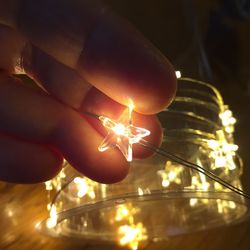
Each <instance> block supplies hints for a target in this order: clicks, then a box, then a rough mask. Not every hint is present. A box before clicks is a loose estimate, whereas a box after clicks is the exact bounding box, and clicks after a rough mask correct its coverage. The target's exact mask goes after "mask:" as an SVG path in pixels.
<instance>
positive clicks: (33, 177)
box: [0, 133, 63, 183]
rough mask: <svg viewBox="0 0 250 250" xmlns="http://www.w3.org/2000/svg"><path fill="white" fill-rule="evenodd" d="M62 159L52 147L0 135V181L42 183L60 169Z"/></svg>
mask: <svg viewBox="0 0 250 250" xmlns="http://www.w3.org/2000/svg"><path fill="white" fill-rule="evenodd" d="M62 161H63V158H62V156H61V154H59V153H58V152H57V151H56V150H55V149H53V148H52V147H48V146H44V145H40V144H37V143H31V142H27V141H26V142H25V141H21V140H18V139H17V138H14V137H11V136H8V135H4V134H2V133H1V134H0V165H1V167H0V180H2V181H7V182H14V183H37V182H44V181H47V180H49V179H51V178H52V177H54V176H55V175H56V174H57V173H58V172H59V171H60V169H61V166H62Z"/></svg>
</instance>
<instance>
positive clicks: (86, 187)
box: [39, 78, 248, 249]
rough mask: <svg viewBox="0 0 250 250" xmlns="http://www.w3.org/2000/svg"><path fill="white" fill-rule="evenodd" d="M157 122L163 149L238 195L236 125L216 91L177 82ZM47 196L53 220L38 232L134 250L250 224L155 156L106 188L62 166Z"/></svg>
mask: <svg viewBox="0 0 250 250" xmlns="http://www.w3.org/2000/svg"><path fill="white" fill-rule="evenodd" d="M159 119H160V121H161V123H162V126H163V128H164V139H163V144H162V146H161V147H162V148H163V149H165V150H167V151H169V152H172V153H174V154H175V155H177V156H180V157H182V158H184V159H185V160H188V161H190V162H193V163H196V164H198V165H199V166H202V167H203V168H205V169H207V170H209V171H212V172H213V173H214V174H216V175H217V176H219V177H220V178H222V179H223V180H225V181H227V182H229V183H230V184H232V185H234V186H236V187H238V188H240V189H241V188H242V187H241V182H240V176H241V175H242V162H241V159H240V157H239V156H238V155H237V149H238V146H237V145H235V144H234V141H233V131H234V123H235V122H236V120H235V119H234V118H233V116H232V113H231V111H230V110H229V108H228V107H227V106H226V105H224V103H223V99H222V97H221V96H220V94H219V92H218V91H217V90H216V89H215V88H214V87H212V86H211V85H209V84H206V83H203V82H198V81H195V80H192V79H188V78H183V79H179V81H178V92H177V97H176V99H175V101H174V102H173V104H172V105H171V106H170V107H169V108H168V109H167V110H165V111H163V112H161V113H160V114H159ZM46 189H47V190H48V194H49V196H50V197H49V205H48V209H49V210H50V216H51V217H50V218H48V219H47V220H46V221H43V222H42V223H41V224H40V226H39V228H40V230H41V231H43V232H46V233H49V234H50V235H53V236H57V237H58V236H63V237H72V238H75V239H78V240H84V241H86V240H89V241H93V242H95V243H96V242H100V241H105V242H116V243H117V244H120V245H125V246H128V247H130V248H131V249H137V248H138V247H140V246H143V245H144V244H146V243H147V242H148V241H150V240H159V239H164V238H168V237H170V236H176V235H180V234H186V233H190V232H194V231H199V230H206V229H210V228H214V227H218V226H224V225H228V224H230V223H236V222H239V221H241V220H243V219H244V218H246V217H247V216H248V207H247V204H246V201H245V200H244V198H243V197H241V196H239V195H237V194H235V193H233V192H232V191H230V190H228V189H226V188H225V187H223V186H222V185H220V184H218V183H216V182H214V181H212V180H210V179H209V178H207V177H206V176H204V175H203V174H201V173H199V172H197V171H196V170H192V169H189V168H187V167H185V166H181V165H179V164H177V163H175V162H172V161H170V160H167V159H166V158H164V157H162V156H159V155H157V154H155V155H154V156H153V157H151V158H148V159H145V160H138V161H133V162H132V163H131V170H130V172H129V174H128V176H127V177H126V178H125V179H124V180H123V181H121V182H119V183H116V184H111V185H105V184H99V183H96V182H94V181H92V180H90V179H88V178H86V177H84V176H82V175H80V174H79V173H77V172H76V171H75V170H74V169H73V168H72V167H70V166H69V164H68V163H65V167H64V169H63V170H62V172H61V173H60V174H59V175H58V176H57V177H56V178H55V179H53V180H51V181H49V182H47V183H46ZM58 190H61V191H60V192H58ZM56 192H57V193H56ZM55 193H56V195H55ZM51 202H52V205H51Z"/></svg>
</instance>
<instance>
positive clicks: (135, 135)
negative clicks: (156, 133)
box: [98, 105, 150, 161]
mask: <svg viewBox="0 0 250 250" xmlns="http://www.w3.org/2000/svg"><path fill="white" fill-rule="evenodd" d="M132 112H133V106H132V105H129V107H128V109H126V110H125V111H124V112H123V114H122V115H121V116H120V118H119V119H118V121H114V120H112V119H110V118H108V117H105V116H100V117H99V120H100V121H101V123H102V125H103V126H104V127H105V128H106V129H107V130H108V134H107V136H106V137H105V138H104V140H103V142H102V143H101V145H100V146H99V148H98V150H99V151H101V152H104V151H106V150H108V149H110V148H114V147H118V148H119V149H120V151H121V152H122V154H123V155H124V157H125V158H126V159H127V161H132V158H133V152H132V145H133V144H134V143H138V142H140V140H141V139H142V138H143V137H145V136H148V135H150V131H149V130H147V129H145V128H139V127H135V126H134V125H133V124H132Z"/></svg>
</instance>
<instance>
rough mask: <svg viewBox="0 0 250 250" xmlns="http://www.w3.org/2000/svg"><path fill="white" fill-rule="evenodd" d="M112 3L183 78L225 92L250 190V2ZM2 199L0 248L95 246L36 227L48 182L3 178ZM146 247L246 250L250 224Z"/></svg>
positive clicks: (43, 214) (249, 246) (151, 249)
mask: <svg viewBox="0 0 250 250" xmlns="http://www.w3.org/2000/svg"><path fill="white" fill-rule="evenodd" d="M106 2H107V3H108V4H109V5H110V6H111V7H112V8H113V9H114V10H115V11H116V12H118V13H119V14H121V15H122V16H124V17H125V18H127V19H128V20H129V21H130V22H131V23H133V24H134V25H135V26H136V27H137V28H138V29H139V30H140V31H141V32H142V33H143V34H144V35H145V36H146V37H148V38H149V40H151V42H152V43H153V44H154V45H155V46H157V47H158V48H159V49H160V50H161V51H162V53H163V54H165V55H166V56H167V57H168V58H169V59H170V61H171V62H172V63H173V64H174V66H175V67H176V69H178V70H181V71H182V74H183V76H192V77H195V78H197V79H200V80H206V81H209V82H211V83H212V84H213V85H215V86H216V87H217V88H218V89H219V90H220V91H221V93H222V96H223V97H224V99H225V102H226V103H227V104H229V106H230V108H231V109H232V110H233V112H234V115H235V116H236V118H237V120H238V123H237V126H236V132H235V140H236V143H237V144H238V145H239V147H240V148H239V153H240V155H241V156H242V158H243V161H244V174H243V177H242V180H243V184H244V187H245V189H246V190H247V191H248V192H250V184H249V183H250V152H249V149H250V140H249V139H250V136H249V130H250V118H249V115H250V17H249V16H250V7H249V5H250V3H249V2H250V1H244V0H238V1H233V0H221V1H219V0H209V1H208V0H207V1H199V0H197V1H191V0H182V1H181V0H174V1H168V0H154V1H152V0H134V1H132V0H119V1H118V0H106ZM236 2H237V3H236ZM0 199H1V202H0V223H1V227H0V249H14V250H15V249H24V250H25V249H34V250H36V249H62V250H64V249H93V248H92V247H90V246H88V245H86V246H85V247H82V246H81V247H79V246H76V245H75V243H74V242H70V241H68V240H56V239H52V238H48V237H45V236H42V235H39V234H38V233H37V232H35V230H34V226H35V224H36V222H37V221H39V220H41V219H42V218H45V217H46V216H47V212H46V201H47V197H46V192H45V190H44V185H42V184H39V185H28V186H27V185H26V186H25V185H12V184H6V183H0ZM94 249H118V248H116V247H113V246H111V247H106V246H105V247H104V246H100V247H97V248H94ZM146 249H147V250H157V249H162V250H163V249H169V250H174V249H176V250H179V249H190V250H205V249H210V250H211V249H213V250H219V249H227V250H236V249H239V250H248V249H250V222H249V221H246V222H243V223H241V224H239V225H234V226H228V227H223V228H219V229H215V230H210V231H205V232H198V233H194V234H190V235H185V236H179V237H175V238H171V239H169V240H167V241H164V242H159V243H154V244H153V243H152V244H150V245H149V246H148V247H147V248H146Z"/></svg>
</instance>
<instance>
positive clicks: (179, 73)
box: [175, 70, 181, 79]
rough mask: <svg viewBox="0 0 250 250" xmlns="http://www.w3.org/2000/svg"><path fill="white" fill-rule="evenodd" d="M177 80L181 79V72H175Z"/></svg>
mask: <svg viewBox="0 0 250 250" xmlns="http://www.w3.org/2000/svg"><path fill="white" fill-rule="evenodd" d="M175 76H176V78H177V79H178V78H181V72H180V71H179V70H177V71H175Z"/></svg>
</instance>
